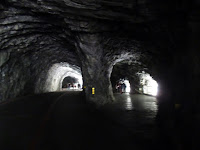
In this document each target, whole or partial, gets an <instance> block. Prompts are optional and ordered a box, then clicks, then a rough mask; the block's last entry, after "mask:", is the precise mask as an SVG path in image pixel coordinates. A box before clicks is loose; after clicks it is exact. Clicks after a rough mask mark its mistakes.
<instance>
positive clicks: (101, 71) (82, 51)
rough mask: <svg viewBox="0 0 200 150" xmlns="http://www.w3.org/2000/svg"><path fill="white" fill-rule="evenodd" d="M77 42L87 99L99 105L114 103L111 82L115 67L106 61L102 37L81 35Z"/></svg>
mask: <svg viewBox="0 0 200 150" xmlns="http://www.w3.org/2000/svg"><path fill="white" fill-rule="evenodd" d="M77 41H78V42H77V45H76V46H77V51H78V54H79V57H80V59H81V64H82V66H81V69H82V75H83V88H84V91H85V94H86V99H87V100H89V101H90V102H93V103H95V104H97V105H103V104H106V103H109V102H112V101H114V96H113V91H112V84H111V82H110V76H111V72H112V68H113V67H112V65H110V63H109V62H108V61H107V60H105V59H104V54H103V48H102V46H101V42H100V37H99V36H98V35H96V34H79V35H78V36H77ZM92 88H95V94H92Z"/></svg>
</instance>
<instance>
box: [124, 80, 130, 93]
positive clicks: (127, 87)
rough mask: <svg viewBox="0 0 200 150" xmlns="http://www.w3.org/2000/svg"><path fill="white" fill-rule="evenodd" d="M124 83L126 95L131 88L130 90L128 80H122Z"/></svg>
mask: <svg viewBox="0 0 200 150" xmlns="http://www.w3.org/2000/svg"><path fill="white" fill-rule="evenodd" d="M124 83H125V85H126V91H125V92H126V93H130V91H131V88H130V82H129V81H128V80H124Z"/></svg>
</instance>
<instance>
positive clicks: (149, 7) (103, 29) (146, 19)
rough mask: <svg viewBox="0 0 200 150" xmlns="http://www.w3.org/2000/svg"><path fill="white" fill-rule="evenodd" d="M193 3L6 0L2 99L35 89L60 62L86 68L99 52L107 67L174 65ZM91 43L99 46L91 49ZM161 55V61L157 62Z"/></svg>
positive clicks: (1, 17)
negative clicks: (128, 63)
mask: <svg viewBox="0 0 200 150" xmlns="http://www.w3.org/2000/svg"><path fill="white" fill-rule="evenodd" d="M187 4H188V2H187V1H184V0H183V1H181V2H180V1H178V0H177V1H172V2H171V1H165V2H160V1H159V0H152V1H148V0H84V1H81V0H60V1H57V0H3V1H1V2H0V40H1V41H0V58H1V60H0V67H1V68H0V69H1V70H0V71H1V76H0V83H1V85H3V86H1V87H0V91H1V94H0V99H3V100H4V99H6V98H9V97H12V96H16V95H19V94H20V93H22V94H24V93H30V92H31V91H33V89H34V88H35V87H34V86H35V83H36V82H37V80H38V79H42V78H43V79H44V78H45V74H46V73H47V72H48V69H49V68H50V67H51V66H52V65H53V64H55V63H59V62H68V63H70V64H75V65H77V66H81V65H82V67H83V66H85V65H88V64H87V61H85V62H86V63H85V64H83V62H81V60H86V58H89V59H90V58H93V56H94V55H99V57H94V58H95V59H96V61H97V60H101V61H102V62H105V64H101V65H102V66H112V65H115V64H116V63H119V62H120V61H123V60H127V59H128V61H129V62H130V63H131V64H132V65H131V66H135V65H136V64H137V63H136V64H134V62H136V61H137V62H140V63H142V64H143V65H141V66H145V67H149V68H151V65H152V64H156V63H157V64H158V63H160V62H162V63H163V64H164V65H165V64H166V65H169V64H170V62H171V60H170V57H171V53H172V52H173V49H174V47H175V46H177V45H176V44H174V43H176V41H177V39H179V37H180V36H181V34H177V35H175V34H174V31H175V32H176V33H182V31H183V30H184V25H185V22H184V19H183V17H184V15H183V12H185V10H186V8H187V7H186V6H187ZM175 12H176V13H175ZM177 16H178V17H177ZM177 18H178V20H177ZM177 29H179V30H177ZM84 34H86V36H85V35H84ZM88 35H89V36H88ZM87 40H88V41H90V42H89V43H87V42H88V41H87ZM179 40H180V39H179ZM91 41H94V42H93V43H92V42H91ZM180 41H181V40H180ZM88 45H89V46H90V47H91V45H93V46H94V47H91V49H90V50H89V48H88V47H87V46H88ZM96 45H100V47H98V48H96ZM166 45H167V46H166ZM84 48H85V49H84ZM95 48H96V51H95ZM78 49H82V50H83V51H82V50H78ZM100 49H101V50H100ZM94 51H95V52H94ZM158 56H159V57H158ZM166 56H167V57H168V58H167V59H165V58H166ZM157 57H158V59H160V60H155V61H152V58H157ZM158 66H159V65H158ZM110 68H111V67H110ZM133 68H134V67H133ZM158 68H159V67H158ZM111 69H112V68H111ZM85 72H86V71H85ZM100 74H101V73H100ZM25 87H26V91H23V89H24V88H25ZM22 91H23V92H22Z"/></svg>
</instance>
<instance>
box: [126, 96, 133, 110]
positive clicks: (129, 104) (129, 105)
mask: <svg viewBox="0 0 200 150" xmlns="http://www.w3.org/2000/svg"><path fill="white" fill-rule="evenodd" d="M125 108H126V110H132V109H133V104H132V101H131V97H130V95H128V96H127V99H126V103H125Z"/></svg>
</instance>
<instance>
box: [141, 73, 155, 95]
mask: <svg viewBox="0 0 200 150" xmlns="http://www.w3.org/2000/svg"><path fill="white" fill-rule="evenodd" d="M140 77H141V80H140V81H141V84H142V85H143V93H144V94H149V95H153V96H156V95H157V91H158V83H157V82H156V81H155V80H154V79H153V78H152V77H151V76H150V74H148V73H144V72H143V73H142V74H141V76H140Z"/></svg>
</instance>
